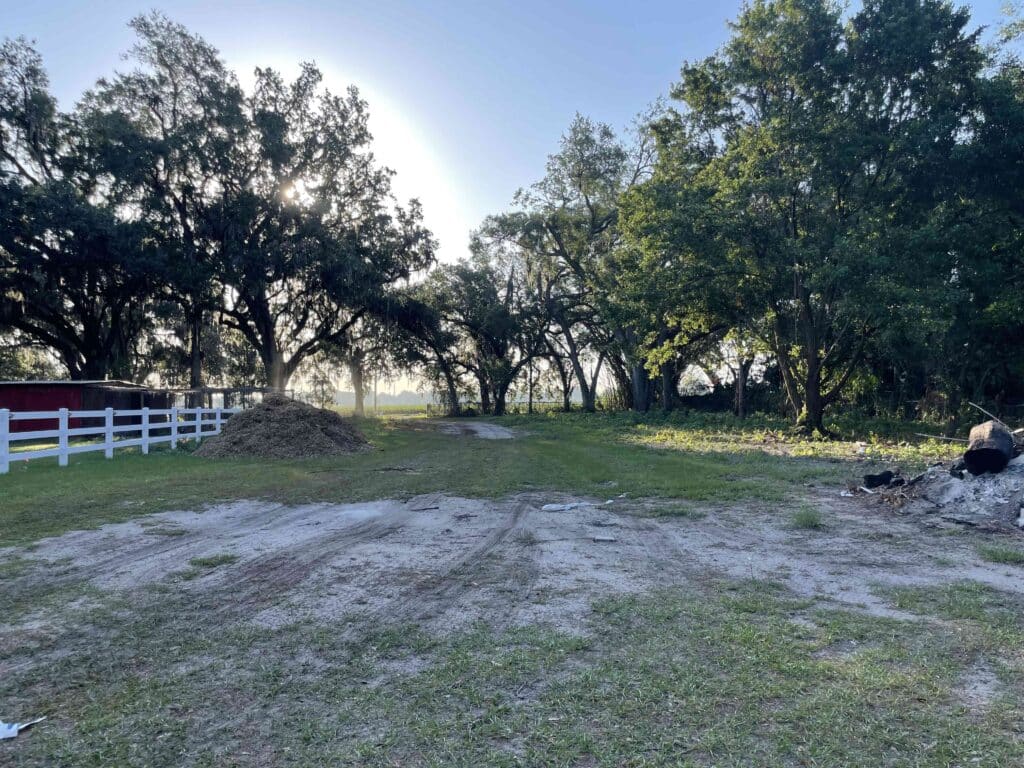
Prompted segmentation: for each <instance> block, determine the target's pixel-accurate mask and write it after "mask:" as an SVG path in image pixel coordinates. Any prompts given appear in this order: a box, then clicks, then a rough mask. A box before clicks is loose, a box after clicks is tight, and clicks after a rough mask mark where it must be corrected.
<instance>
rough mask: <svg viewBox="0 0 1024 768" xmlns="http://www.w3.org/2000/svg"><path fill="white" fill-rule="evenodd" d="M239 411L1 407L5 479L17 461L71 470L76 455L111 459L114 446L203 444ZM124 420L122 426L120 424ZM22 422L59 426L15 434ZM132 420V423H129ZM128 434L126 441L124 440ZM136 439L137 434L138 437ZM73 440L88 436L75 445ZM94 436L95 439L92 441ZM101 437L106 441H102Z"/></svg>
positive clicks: (0, 465)
mask: <svg viewBox="0 0 1024 768" xmlns="http://www.w3.org/2000/svg"><path fill="white" fill-rule="evenodd" d="M240 410H241V409H240V408H164V409H161V408H141V409H138V410H121V409H116V408H105V409H104V410H102V411H71V410H68V409H67V408H61V409H60V410H59V411H9V410H7V409H6V408H0V475H2V474H5V473H7V472H8V471H9V470H10V468H11V462H12V461H28V460H29V459H43V458H48V457H53V456H56V457H57V463H58V464H59V465H60V466H62V467H66V466H67V465H68V456H70V455H71V454H73V453H89V452H92V451H103V453H104V455H105V456H106V457H107V458H108V459H110V458H113V456H114V449H115V448H133V447H135V446H138V447H139V448H141V449H142V452H143V453H149V446H151V445H155V444H158V443H170V444H171V448H177V447H178V441H179V440H197V441H198V440H202V439H203V438H204V437H209V436H210V435H218V434H220V428H221V424H223V423H224V420H225V419H226V418H228V417H229V416H231V414H233V413H238V411H240ZM82 420H88V421H93V422H96V424H95V425H94V426H78V427H71V426H70V425H71V424H72V423H73V422H81V421H82ZM118 420H120V421H121V422H122V423H120V424H119V423H118ZM18 421H46V422H56V428H52V429H34V430H31V431H26V432H12V431H11V425H12V424H13V423H15V422H18ZM125 421H129V422H130V423H124V422H125ZM121 435H124V436H125V437H120V436H121ZM133 435H137V437H136V436H133ZM71 438H84V440H83V441H82V442H77V441H76V442H74V443H73V442H72V441H71ZM90 438H93V439H90ZM98 438H102V441H101V440H100V439H98ZM54 440H56V441H57V446H56V447H55V448H38V449H29V450H15V448H16V447H17V444H18V443H39V442H52V441H54Z"/></svg>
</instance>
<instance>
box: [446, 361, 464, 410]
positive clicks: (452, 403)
mask: <svg viewBox="0 0 1024 768" xmlns="http://www.w3.org/2000/svg"><path fill="white" fill-rule="evenodd" d="M444 382H445V386H446V387H447V388H448V415H449V416H458V415H460V414H461V413H462V409H461V408H460V407H459V390H458V388H457V387H456V386H455V377H454V376H452V374H451V371H449V370H447V369H445V371H444Z"/></svg>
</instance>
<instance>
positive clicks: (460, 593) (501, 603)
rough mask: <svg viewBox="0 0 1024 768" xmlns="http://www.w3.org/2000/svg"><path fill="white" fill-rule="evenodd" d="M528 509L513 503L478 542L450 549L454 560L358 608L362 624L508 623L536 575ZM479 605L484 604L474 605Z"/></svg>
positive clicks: (525, 504)
mask: <svg viewBox="0 0 1024 768" xmlns="http://www.w3.org/2000/svg"><path fill="white" fill-rule="evenodd" d="M501 506H508V505H507V504H504V505H501ZM532 509H533V505H532V504H530V502H528V501H526V500H515V501H513V502H512V503H511V508H510V509H509V510H508V511H507V512H505V511H504V510H502V513H501V514H500V515H499V517H498V520H497V523H496V525H494V526H493V527H491V528H490V529H489V530H487V531H486V532H484V533H483V534H482V535H483V536H484V540H483V541H482V542H481V543H479V544H477V545H476V546H472V547H470V548H469V549H468V550H464V549H463V550H454V554H455V557H454V558H453V559H451V560H449V561H447V562H440V563H435V564H433V565H434V567H433V568H432V571H431V572H430V573H428V574H427V575H426V576H423V577H421V578H419V579H417V580H414V581H413V582H412V583H411V584H409V585H407V586H405V587H404V588H403V589H401V590H400V591H399V593H398V594H397V596H396V597H394V598H392V599H388V600H385V601H382V602H380V603H379V604H377V605H375V606H373V607H372V608H370V609H369V610H367V611H365V612H362V613H361V615H360V619H361V622H362V623H364V624H365V625H367V626H370V627H373V626H379V625H380V624H381V623H391V624H401V623H416V624H419V623H433V624H438V625H442V626H445V627H450V626H454V625H456V624H464V623H465V622H466V620H467V617H474V618H476V619H484V620H487V621H488V622H489V623H491V624H492V625H497V626H502V625H505V624H507V623H508V622H509V621H510V620H511V618H512V611H511V610H509V606H510V604H516V603H519V602H524V601H525V600H526V599H527V597H528V596H529V594H530V592H531V591H532V590H533V587H534V585H535V583H536V581H537V577H538V573H539V568H538V563H537V558H536V556H535V555H534V553H533V552H532V546H531V543H530V541H529V538H528V537H527V532H528V531H529V529H528V528H527V527H526V522H527V519H528V515H529V513H530V511H531V510H532ZM425 546H430V545H429V544H426V545H425ZM499 594H500V596H499ZM467 597H473V598H474V600H472V601H467V599H466V598H467ZM481 605H483V606H487V607H486V608H483V609H480V610H477V609H475V607H474V606H477V607H479V606H481Z"/></svg>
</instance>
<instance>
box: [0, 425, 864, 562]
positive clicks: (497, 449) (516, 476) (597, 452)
mask: <svg viewBox="0 0 1024 768" xmlns="http://www.w3.org/2000/svg"><path fill="white" fill-rule="evenodd" d="M505 423H508V424H509V425H510V426H512V427H513V428H516V429H517V432H518V433H519V434H520V436H519V437H517V438H516V439H515V440H481V439H478V438H472V437H466V436H458V435H445V434H441V433H439V432H438V431H437V429H436V428H435V427H434V425H433V424H432V423H431V421H430V420H429V419H414V420H396V419H381V420H376V419H366V420H363V421H362V422H361V425H360V426H361V427H362V428H363V429H364V430H365V432H366V433H367V434H368V436H369V437H370V439H371V440H372V442H373V444H374V445H375V447H376V449H377V450H374V451H370V452H366V453H359V454H353V455H349V456H331V457H323V458H316V459H305V460H287V461H273V460H266V459H253V460H247V459H221V460H211V459H203V458H200V457H197V456H195V455H193V454H191V453H188V452H184V451H178V452H172V451H169V450H167V451H158V452H157V451H154V452H153V453H151V454H150V455H148V456H142V455H140V454H138V453H132V452H127V451H126V452H121V453H118V454H116V456H115V458H114V459H112V460H109V461H107V460H104V459H103V457H102V456H101V455H97V454H83V455H81V456H73V457H72V458H71V465H70V466H69V467H66V468H60V467H57V465H56V462H55V461H49V460H40V461H32V462H27V463H17V464H14V465H12V467H11V472H10V474H9V475H6V476H3V477H0V494H2V497H3V503H2V504H0V546H4V545H11V544H21V543H27V542H31V541H34V540H36V539H39V538H42V537H45V536H52V535H55V534H59V533H61V532H63V531H66V530H69V529H82V528H89V527H95V526H97V525H101V524H103V523H107V522H117V521H121V520H127V519H130V518H134V517H139V516H143V515H148V514H151V513H153V512H160V511H165V510H172V509H197V508H202V507H203V506H205V505H207V504H212V503H217V502H220V501H227V500H232V499H238V498H252V499H268V500H274V501H282V502H289V503H300V502H315V501H336V502H353V501H365V500H372V499H380V498H403V497H408V496H411V495H414V494H419V493H433V492H446V493H450V494H456V495H463V496H469V497H477V498H488V497H501V496H505V495H508V494H512V493H517V492H523V491H545V490H550V491H561V492H568V493H574V494H581V495H594V496H602V497H603V496H604V495H606V494H607V492H608V491H607V489H608V488H609V487H612V486H614V487H615V488H616V490H617V491H618V492H620V493H623V492H624V493H628V494H630V495H631V496H661V497H664V498H666V499H679V500H688V501H716V502H730V501H743V500H750V499H759V500H769V501H773V500H774V501H782V500H785V499H786V498H788V497H790V496H792V495H795V494H798V493H802V492H803V491H802V486H804V485H806V484H807V483H834V482H838V481H839V479H840V478H841V477H842V476H843V472H844V469H843V467H842V465H840V464H838V463H834V462H830V461H821V460H816V459H808V458H793V457H789V456H781V455H770V454H767V453H763V452H760V451H743V450H737V451H736V452H734V453H724V452H721V451H710V452H709V451H700V450H697V449H696V448H693V449H685V450H684V449H681V448H680V447H672V448H668V447H664V446H656V447H652V446H650V445H647V444H645V443H644V442H643V441H640V440H637V439H636V433H635V430H633V429H632V428H628V427H627V426H626V425H625V423H624V422H622V421H621V420H619V419H612V418H610V417H609V418H606V417H605V416H602V415H600V414H597V415H593V416H591V417H585V416H581V415H579V414H572V415H569V416H564V417H563V416H557V417H556V416H553V417H550V418H548V417H541V418H527V417H523V418H522V419H516V418H510V419H506V420H505ZM396 466H399V467H403V468H406V469H408V470H409V471H404V472H393V471H383V470H386V469H387V468H393V467H396Z"/></svg>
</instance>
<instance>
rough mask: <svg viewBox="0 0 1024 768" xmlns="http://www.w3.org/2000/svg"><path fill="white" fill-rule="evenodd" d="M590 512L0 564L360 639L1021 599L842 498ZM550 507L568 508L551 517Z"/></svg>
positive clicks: (503, 515)
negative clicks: (396, 632) (624, 611)
mask: <svg viewBox="0 0 1024 768" xmlns="http://www.w3.org/2000/svg"><path fill="white" fill-rule="evenodd" d="M594 501H595V500H590V501H588V500H580V499H572V498H569V497H565V496H558V495H549V494H547V495H543V496H539V495H537V496H534V495H521V496H516V497H514V498H510V499H505V500H501V501H492V500H477V499H462V498H450V497H446V496H441V495H431V496H420V497H416V498H414V499H411V500H409V501H404V502H403V501H379V502H373V503H367V504H346V505H337V504H314V505H304V506H285V505H280V504H272V503H266V502H256V501H238V502H234V503H230V504H225V505H221V506H217V507H213V508H211V509H208V510H206V511H203V512H169V513H162V514H157V515H152V516H149V517H146V518H141V519H139V520H137V521H133V522H127V523H120V524H116V525H108V526H105V527H103V528H101V529H99V530H95V531H84V532H74V533H68V534H66V535H64V536H60V537H57V538H53V539H48V540H45V541H42V542H40V543H39V545H38V546H37V547H35V548H33V549H31V550H23V549H8V550H5V551H3V552H0V563H2V562H4V561H5V560H10V559H12V558H14V557H16V556H17V557H22V558H26V559H28V560H29V561H33V562H34V563H36V565H37V567H32V568H30V570H29V571H28V572H27V573H26V574H25V576H23V577H22V578H25V579H38V580H39V582H40V584H42V583H43V581H47V582H49V583H50V584H51V585H52V581H53V579H55V578H58V579H64V580H67V581H68V582H69V583H78V582H81V581H82V580H83V579H85V580H88V581H89V582H91V584H92V585H93V586H94V587H96V588H99V589H100V590H103V591H109V590H113V591H118V590H137V589H141V588H145V587H146V586H147V585H153V584H157V583H161V582H165V583H175V585H176V588H180V589H182V590H185V591H186V592H190V593H194V594H195V596H196V598H197V600H200V601H201V602H202V603H203V604H204V605H212V606H216V607H217V608H216V609H217V610H219V611H221V612H222V613H223V614H224V618H225V620H227V621H231V620H239V621H253V622H256V623H257V624H261V625H269V626H277V625H280V624H282V623H287V622H292V621H296V620H300V619H306V618H308V619H314V620H315V619H317V618H338V617H341V616H348V617H351V619H352V621H351V626H353V628H354V631H356V630H359V629H365V627H366V626H369V625H371V623H372V624H380V623H383V624H387V623H388V622H394V623H402V622H416V623H419V624H421V625H423V626H426V627H430V628H432V629H434V630H435V631H440V632H446V631H451V630H454V629H457V628H462V627H465V626H467V625H468V624H470V623H472V622H474V621H477V620H481V619H483V620H487V621H488V622H490V623H492V624H494V625H497V626H503V625H504V626H508V625H520V624H528V623H534V622H541V623H549V624H552V625H555V626H558V627H559V628H562V629H566V630H570V631H577V630H578V631H582V630H581V629H580V628H581V627H582V624H583V621H582V620H583V617H584V616H586V615H587V614H588V613H589V610H590V606H591V604H592V602H593V601H594V600H595V599H598V598H600V597H603V596H608V595H614V594H621V593H630V592H640V591H645V590H648V589H650V588H652V587H656V586H665V585H672V584H674V583H682V582H687V581H691V580H709V579H715V578H720V577H728V578H733V579H747V578H752V579H765V580H767V579H770V580H773V581H777V582H781V583H783V584H785V585H787V586H788V587H789V588H790V589H792V590H793V591H794V592H796V593H797V594H799V595H804V596H809V597H810V596H814V597H817V598H819V599H824V600H828V601H835V603H837V604H840V605H841V606H844V607H851V608H854V609H856V610H864V611H867V612H870V613H872V614H877V615H887V616H900V617H904V618H912V617H911V616H910V615H909V614H902V613H900V612H898V611H896V610H895V609H893V608H891V607H890V605H889V604H888V603H887V602H886V600H885V599H884V597H883V596H880V594H881V593H883V592H884V590H880V589H879V587H884V586H885V585H911V584H913V585H923V584H939V583H946V582H952V581H956V580H961V579H965V578H966V579H973V580H976V581H979V582H984V583H987V584H991V585H993V586H996V587H998V588H1000V589H1004V590H1010V591H1015V592H1020V591H1024V580H1021V579H1020V578H1019V573H1018V574H1014V573H1012V568H1011V567H1009V566H1000V565H993V564H989V563H985V562H983V561H981V560H980V559H979V558H978V557H977V555H976V554H975V551H974V545H975V543H976V539H977V537H976V536H973V535H972V536H968V535H949V534H948V533H947V534H945V535H943V534H941V533H932V532H928V531H922V529H921V528H920V527H919V526H917V525H915V524H913V523H905V522H901V521H900V520H898V519H896V518H894V517H892V516H888V515H884V514H881V513H870V512H869V513H865V512H864V511H863V510H858V509H857V507H856V506H854V505H853V504H851V503H848V502H847V501H846V500H844V499H839V498H833V497H831V496H830V497H829V498H827V499H823V500H821V501H822V503H827V504H828V506H829V508H830V509H831V512H830V513H829V515H828V516H827V518H826V522H827V527H826V528H825V529H824V530H818V531H797V530H793V529H791V528H789V527H788V526H787V525H786V522H785V521H786V520H787V519H788V517H787V515H786V514H781V513H782V512H784V510H778V509H768V508H763V509H757V508H749V507H748V508H736V509H729V510H723V509H717V510H716V509H712V510H708V514H707V516H706V517H704V518H702V519H696V520H695V519H689V518H665V517H662V518H655V517H651V516H649V513H650V512H651V511H652V509H654V508H656V507H657V506H658V504H659V502H656V501H634V500H628V499H615V500H613V501H611V502H610V503H608V502H603V503H593V502H594ZM551 503H561V504H566V505H567V506H570V507H571V508H570V509H567V510H563V511H543V509H542V507H543V506H544V505H547V504H551ZM577 504H578V506H575V505H577ZM217 555H233V556H235V557H236V558H237V559H235V560H234V561H233V562H231V563H229V564H225V565H221V566H219V567H214V568H210V569H208V570H202V571H201V573H200V575H198V576H195V574H194V573H193V578H190V579H182V578H181V573H182V571H183V569H188V568H189V563H190V561H191V560H193V559H195V558H208V557H213V556H217ZM58 619H59V617H57V616H52V615H43V616H32V617H26V620H28V621H34V622H38V621H40V620H42V621H44V622H46V621H57V620H58ZM360 625H363V626H362V627H360ZM9 629H10V630H16V629H17V627H16V626H10V627H9ZM3 672H4V670H3V668H2V664H0V674H3Z"/></svg>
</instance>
